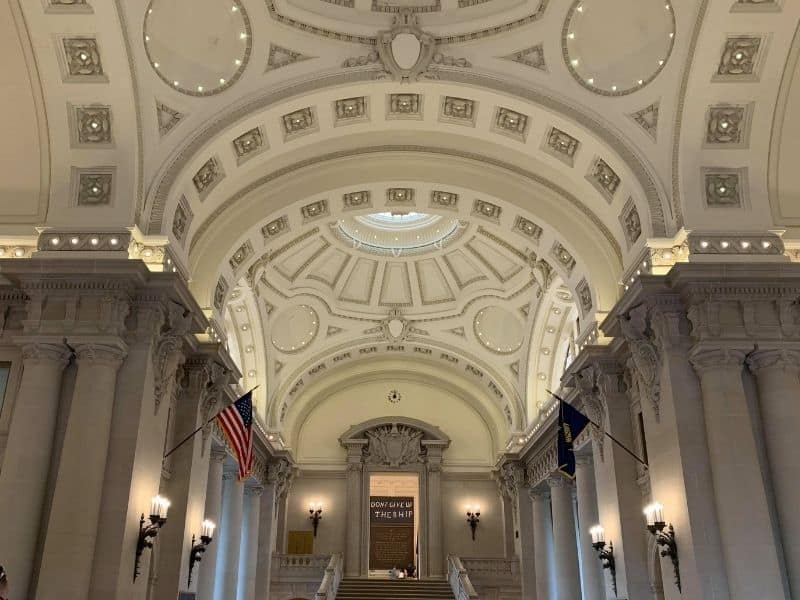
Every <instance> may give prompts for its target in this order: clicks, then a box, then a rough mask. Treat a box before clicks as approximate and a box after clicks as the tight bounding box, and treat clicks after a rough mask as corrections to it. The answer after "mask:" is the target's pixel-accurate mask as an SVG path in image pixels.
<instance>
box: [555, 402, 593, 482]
mask: <svg viewBox="0 0 800 600" xmlns="http://www.w3.org/2000/svg"><path fill="white" fill-rule="evenodd" d="M558 404H559V407H558V442H557V445H558V470H559V471H561V472H562V473H563V474H564V475H566V476H567V477H569V478H570V479H575V449H574V448H573V447H572V443H573V442H574V441H575V438H576V437H578V436H579V435H580V434H581V432H582V431H583V430H584V429H586V426H587V425H588V424H589V423H591V421H590V420H589V417H587V416H586V415H584V414H583V413H582V412H581V411H579V410H578V409H577V408H573V407H572V405H570V404H567V403H566V402H564V401H563V400H559V401H558Z"/></svg>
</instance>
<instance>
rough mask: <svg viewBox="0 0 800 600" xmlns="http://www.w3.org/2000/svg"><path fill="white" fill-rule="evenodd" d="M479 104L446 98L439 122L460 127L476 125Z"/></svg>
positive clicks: (451, 97) (464, 99)
mask: <svg viewBox="0 0 800 600" xmlns="http://www.w3.org/2000/svg"><path fill="white" fill-rule="evenodd" d="M476 116H477V102H475V101H474V100H468V99H466V98H456V97H455V96H444V97H443V98H442V107H441V111H440V113H439V120H440V121H444V122H449V123H456V124H459V125H472V126H474V125H475V117H476Z"/></svg>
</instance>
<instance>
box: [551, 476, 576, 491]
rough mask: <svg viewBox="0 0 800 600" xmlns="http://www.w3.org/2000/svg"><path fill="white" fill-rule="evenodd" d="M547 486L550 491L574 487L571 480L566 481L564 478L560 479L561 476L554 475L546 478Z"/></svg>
mask: <svg viewBox="0 0 800 600" xmlns="http://www.w3.org/2000/svg"><path fill="white" fill-rule="evenodd" d="M547 485H549V486H550V489H551V490H552V489H555V488H570V489H571V488H572V487H574V485H575V483H574V482H573V481H572V480H571V479H567V478H566V477H562V476H561V475H554V476H552V477H548V478H547Z"/></svg>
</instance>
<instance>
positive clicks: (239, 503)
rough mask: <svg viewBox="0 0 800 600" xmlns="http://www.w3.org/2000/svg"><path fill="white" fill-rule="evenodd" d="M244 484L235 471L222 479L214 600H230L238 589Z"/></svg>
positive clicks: (227, 473)
mask: <svg viewBox="0 0 800 600" xmlns="http://www.w3.org/2000/svg"><path fill="white" fill-rule="evenodd" d="M243 502H244V482H241V481H239V479H238V474H237V471H236V470H235V469H231V470H230V471H227V470H226V471H225V473H224V474H223V476H222V520H221V522H220V524H219V535H218V536H217V537H218V538H219V550H218V552H219V553H218V554H217V568H216V573H215V581H214V600H234V598H236V590H237V588H238V585H239V548H240V546H241V540H242V512H243V511H242V509H243Z"/></svg>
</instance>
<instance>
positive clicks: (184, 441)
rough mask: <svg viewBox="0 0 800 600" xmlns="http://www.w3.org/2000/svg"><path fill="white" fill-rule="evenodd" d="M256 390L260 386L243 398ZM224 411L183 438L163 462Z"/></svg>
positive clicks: (166, 455)
mask: <svg viewBox="0 0 800 600" xmlns="http://www.w3.org/2000/svg"><path fill="white" fill-rule="evenodd" d="M256 389H258V386H256V387H254V388H253V389H251V390H250V391H249V392H245V393H244V394H242V397H243V396H246V395H247V394H249V393H251V392H253V391H255V390H256ZM223 410H225V409H224V408H223V409H221V410H220V411H219V412H218V413H217V414H215V415H214V416H213V417H211V418H210V419H209V420H208V421H206V422H205V423H203V424H202V425H200V427H198V428H197V429H195V430H194V431H193V432H192V433H190V434H189V435H187V436H186V437H185V438H183V439H182V440H181V441H180V443H179V444H178V445H177V446H175V447H174V448H173V449H172V450H170V451H169V452H167V453H166V454H165V455H164V456H163V458H162V459H161V462H162V463H163V462H164V461H165V460H167V457H168V456H169V455H170V454H172V453H173V452H175V450H177V449H178V448H180V447H181V446H183V445H184V444H185V443H186V442H188V441H189V440H190V439H192V438H193V437H194V436H195V435H197V433H198V432H199V431H200V430H201V429H203V428H204V427H205V426H206V425H208V424H209V423H211V421H213V420H214V419H216V418H217V417H218V416H219V413H221V412H222V411H223Z"/></svg>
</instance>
